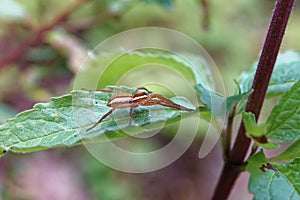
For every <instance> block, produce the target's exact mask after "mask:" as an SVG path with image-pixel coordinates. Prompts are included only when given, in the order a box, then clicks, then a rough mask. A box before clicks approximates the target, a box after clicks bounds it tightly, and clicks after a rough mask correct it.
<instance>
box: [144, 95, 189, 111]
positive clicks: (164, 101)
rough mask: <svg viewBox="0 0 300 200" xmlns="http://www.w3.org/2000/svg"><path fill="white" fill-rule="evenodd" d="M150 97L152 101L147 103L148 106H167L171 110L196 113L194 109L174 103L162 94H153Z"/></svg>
mask: <svg viewBox="0 0 300 200" xmlns="http://www.w3.org/2000/svg"><path fill="white" fill-rule="evenodd" d="M149 96H150V97H151V99H150V100H148V101H147V102H146V103H145V105H146V106H147V105H161V106H166V107H170V108H176V109H178V110H184V111H194V109H191V108H186V107H184V106H181V105H179V104H177V103H174V102H173V101H171V100H170V99H168V98H166V97H164V96H162V95H160V94H151V95H149Z"/></svg>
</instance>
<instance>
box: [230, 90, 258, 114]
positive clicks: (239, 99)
mask: <svg viewBox="0 0 300 200" xmlns="http://www.w3.org/2000/svg"><path fill="white" fill-rule="evenodd" d="M252 92H253V90H249V91H248V92H244V93H241V94H237V95H234V96H230V97H227V99H226V109H227V112H228V113H230V112H231V111H232V109H233V108H234V106H236V105H237V104H238V103H240V102H243V101H245V100H246V99H247V98H248V97H249V95H250V94H251V93H252Z"/></svg>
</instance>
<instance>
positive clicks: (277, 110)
mask: <svg viewBox="0 0 300 200" xmlns="http://www.w3.org/2000/svg"><path fill="white" fill-rule="evenodd" d="M299 105H300V81H298V82H297V83H296V84H295V85H294V86H293V87H292V88H291V89H290V90H289V91H288V92H286V94H284V96H282V97H281V98H280V99H279V101H278V103H277V105H276V106H275V107H274V108H273V110H272V112H271V114H270V116H269V117H268V120H267V135H268V138H269V139H271V140H274V141H279V142H287V141H296V140H299V139H300V134H299V132H300V124H299V121H300V106H299Z"/></svg>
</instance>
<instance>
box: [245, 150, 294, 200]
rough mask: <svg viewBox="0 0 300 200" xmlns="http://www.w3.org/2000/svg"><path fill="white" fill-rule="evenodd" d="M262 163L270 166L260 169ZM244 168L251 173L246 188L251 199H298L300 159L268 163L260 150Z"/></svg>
mask: <svg viewBox="0 0 300 200" xmlns="http://www.w3.org/2000/svg"><path fill="white" fill-rule="evenodd" d="M263 165H265V166H266V165H269V166H271V168H264V169H263V170H262V168H263V167H262V166H263ZM246 169H247V170H248V171H249V172H250V174H251V176H250V180H249V185H248V188H249V191H250V192H252V193H253V194H254V198H253V199H259V200H260V199H272V200H277V199H278V200H281V199H292V200H294V199H295V200H296V199H297V200H298V199H300V176H299V173H300V159H295V160H293V161H292V162H290V163H287V164H274V163H269V162H268V160H267V159H266V158H265V156H264V154H263V152H262V151H261V152H259V153H257V154H255V155H253V156H251V158H249V160H248V165H247V168H246Z"/></svg>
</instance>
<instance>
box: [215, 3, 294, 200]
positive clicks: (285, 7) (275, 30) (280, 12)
mask: <svg viewBox="0 0 300 200" xmlns="http://www.w3.org/2000/svg"><path fill="white" fill-rule="evenodd" d="M293 4H294V0H278V1H277V3H276V6H275V10H274V13H273V17H272V20H271V23H270V26H269V30H268V33H267V36H266V40H265V43H264V46H263V50H262V53H261V56H260V59H259V62H258V66H257V70H256V74H255V77H254V81H253V85H252V88H253V90H254V91H253V93H252V94H251V95H250V96H249V98H248V101H247V105H246V109H245V111H250V112H252V113H253V114H254V115H255V117H256V119H258V117H259V114H260V110H261V107H262V104H263V101H264V98H265V94H266V91H267V88H268V85H269V81H270V78H271V75H272V72H273V68H274V65H275V62H276V58H277V55H278V52H279V48H280V45H281V42H282V38H283V35H284V32H285V29H286V25H287V22H288V19H289V17H290V13H291V10H292V7H293ZM250 145H251V140H250V139H249V138H247V137H246V135H245V127H244V124H243V122H241V125H240V128H239V131H238V135H237V138H236V140H235V143H234V146H233V148H232V150H231V151H230V154H229V157H228V161H227V163H225V165H224V168H223V170H222V174H221V176H220V179H219V182H218V184H217V187H216V189H215V192H214V195H213V198H212V199H227V198H228V196H229V194H230V191H231V189H232V187H233V184H234V182H235V180H236V179H237V177H238V175H239V173H240V171H237V170H236V169H235V168H233V167H231V166H235V165H242V164H243V162H244V159H245V157H246V155H247V152H248V150H249V147H250ZM227 174H229V175H230V176H229V175H227Z"/></svg>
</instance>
